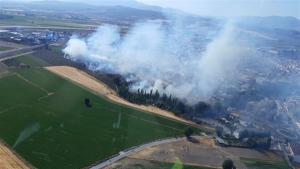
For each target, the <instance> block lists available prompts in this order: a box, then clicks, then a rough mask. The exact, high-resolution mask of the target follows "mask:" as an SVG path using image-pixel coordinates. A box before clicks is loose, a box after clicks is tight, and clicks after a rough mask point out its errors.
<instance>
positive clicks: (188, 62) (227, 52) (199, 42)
mask: <svg viewBox="0 0 300 169" xmlns="http://www.w3.org/2000/svg"><path fill="white" fill-rule="evenodd" d="M178 23H179V22H176V24H173V25H172V24H171V25H168V26H166V25H164V24H162V23H160V22H153V21H149V22H145V23H139V24H136V25H135V26H134V27H133V28H132V29H131V30H130V31H129V33H128V34H126V35H125V36H121V35H120V33H119V32H120V29H119V28H118V27H117V26H112V25H105V26H101V27H99V29H98V30H97V31H96V32H95V33H94V34H93V35H91V36H90V37H88V38H86V39H80V38H78V37H76V36H74V37H72V38H71V39H70V40H69V42H68V43H67V47H66V48H65V49H64V50H63V52H64V53H65V54H66V57H68V58H69V59H72V60H75V61H78V62H83V63H85V64H86V65H87V66H88V68H89V69H91V70H95V71H97V70H101V71H106V72H110V73H118V74H121V75H123V76H125V77H126V78H127V80H128V81H134V83H133V85H132V86H131V90H133V91H134V90H137V89H139V88H142V89H145V90H147V91H149V90H151V89H153V90H158V91H159V92H161V93H167V94H172V95H173V96H176V97H178V98H181V99H184V100H186V101H187V102H189V103H195V102H197V101H200V100H207V99H209V98H210V97H211V96H213V95H214V93H215V92H216V91H217V90H218V89H219V88H220V87H222V86H223V85H230V84H232V85H233V84H234V83H235V80H234V79H235V76H236V75H237V74H236V72H237V69H236V68H237V66H238V65H239V64H241V63H242V61H245V58H246V57H247V56H248V54H249V50H248V49H247V48H246V47H245V45H242V44H243V43H242V42H241V41H239V39H238V38H237V36H236V34H235V32H236V30H235V27H234V25H233V24H231V23H228V24H226V25H224V27H223V28H222V30H220V31H219V32H217V34H216V35H215V36H214V37H213V38H211V37H209V35H210V32H207V33H206V34H199V32H198V31H197V29H198V28H199V25H197V24H194V25H193V24H191V25H188V26H187V25H184V24H178ZM188 27H189V28H188ZM199 29H200V28H199Z"/></svg>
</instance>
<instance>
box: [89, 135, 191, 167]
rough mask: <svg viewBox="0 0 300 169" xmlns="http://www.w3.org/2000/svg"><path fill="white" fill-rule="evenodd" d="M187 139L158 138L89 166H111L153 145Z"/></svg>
mask: <svg viewBox="0 0 300 169" xmlns="http://www.w3.org/2000/svg"><path fill="white" fill-rule="evenodd" d="M185 139H186V137H180V138H169V139H164V140H157V141H153V142H151V143H147V144H143V145H140V146H136V147H132V148H129V149H126V150H124V151H120V152H119V154H117V155H115V156H112V157H109V158H108V159H105V160H102V161H101V162H99V163H98V164H94V165H92V166H91V167H89V169H101V168H104V167H106V166H109V165H111V164H113V163H115V162H117V161H119V160H121V159H122V158H125V157H128V156H130V155H133V154H134V153H137V152H139V151H142V150H144V149H146V148H150V147H153V146H158V145H161V144H166V143H172V142H177V141H183V140H185Z"/></svg>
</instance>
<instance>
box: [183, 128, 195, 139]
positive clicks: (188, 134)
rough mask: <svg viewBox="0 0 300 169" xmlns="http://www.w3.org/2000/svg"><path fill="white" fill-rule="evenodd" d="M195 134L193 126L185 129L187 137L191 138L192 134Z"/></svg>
mask: <svg viewBox="0 0 300 169" xmlns="http://www.w3.org/2000/svg"><path fill="white" fill-rule="evenodd" d="M193 134H194V130H193V129H192V128H190V127H189V128H187V130H185V132H184V135H185V136H186V137H187V138H190V137H191V136H192V135H193Z"/></svg>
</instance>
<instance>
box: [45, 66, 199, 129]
mask: <svg viewBox="0 0 300 169" xmlns="http://www.w3.org/2000/svg"><path fill="white" fill-rule="evenodd" d="M45 68H46V69H47V70H49V71H51V72H53V73H55V74H58V75H60V76H62V77H63V78H65V79H68V80H71V81H73V82H75V83H76V84H79V85H80V86H82V87H84V88H87V89H89V90H91V91H92V92H93V93H95V94H99V95H101V96H105V97H106V98H108V99H109V100H111V101H113V102H116V103H119V104H122V105H126V106H130V107H133V108H136V109H140V110H143V111H146V112H151V113H154V114H158V115H160V116H164V117H167V118H170V119H174V120H177V121H181V122H184V123H188V124H192V125H194V126H198V125H197V124H196V123H194V122H191V121H187V120H185V119H183V118H180V117H177V116H175V115H174V114H173V113H172V112H169V111H165V110H162V109H159V108H157V107H154V106H144V105H137V104H133V103H130V102H128V101H126V100H125V99H123V98H121V97H119V96H118V94H117V93H116V92H115V91H114V90H112V89H111V88H110V87H108V86H107V85H105V84H104V83H103V82H101V81H99V80H97V79H96V78H94V77H92V76H90V75H89V74H87V73H85V72H83V71H81V70H79V69H76V68H74V67H70V66H49V67H45Z"/></svg>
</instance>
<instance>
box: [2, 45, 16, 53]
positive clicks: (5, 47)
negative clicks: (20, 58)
mask: <svg viewBox="0 0 300 169" xmlns="http://www.w3.org/2000/svg"><path fill="white" fill-rule="evenodd" d="M11 49H13V48H12V47H7V46H0V52H2V51H6V50H11Z"/></svg>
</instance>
